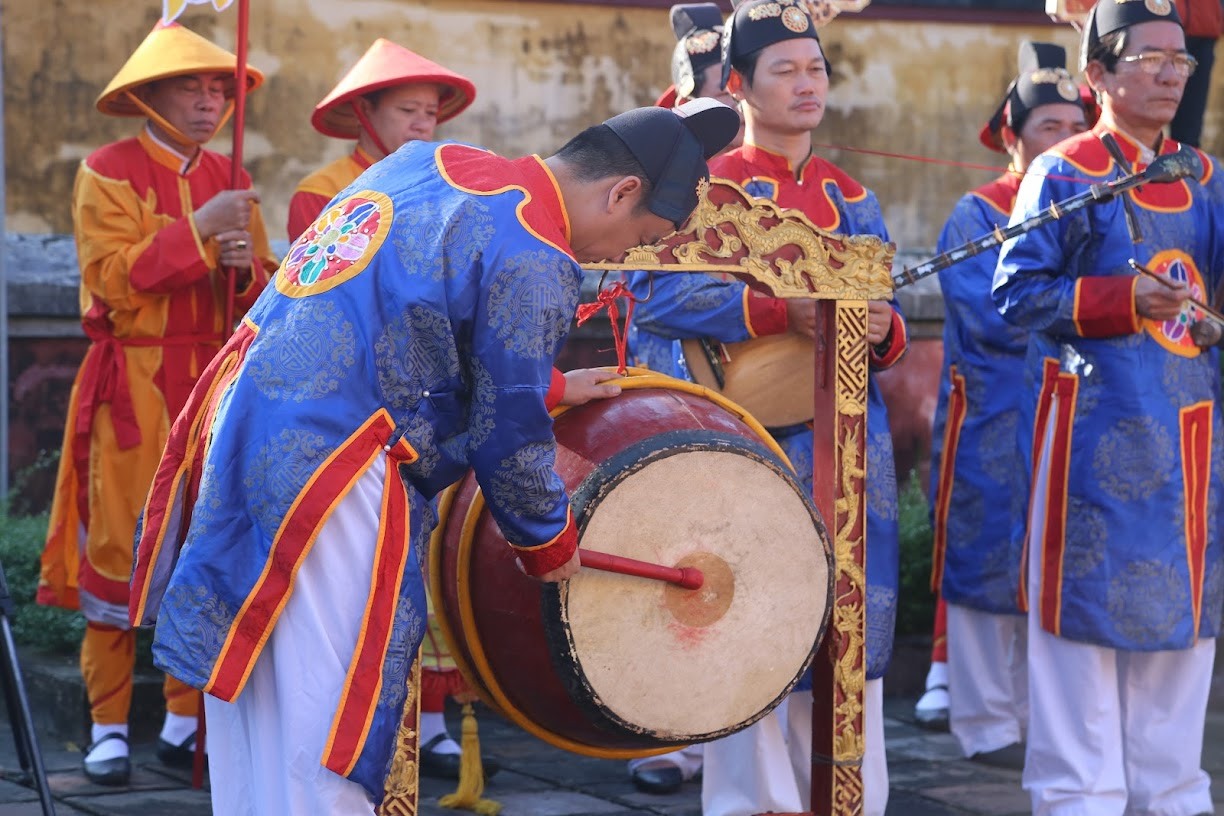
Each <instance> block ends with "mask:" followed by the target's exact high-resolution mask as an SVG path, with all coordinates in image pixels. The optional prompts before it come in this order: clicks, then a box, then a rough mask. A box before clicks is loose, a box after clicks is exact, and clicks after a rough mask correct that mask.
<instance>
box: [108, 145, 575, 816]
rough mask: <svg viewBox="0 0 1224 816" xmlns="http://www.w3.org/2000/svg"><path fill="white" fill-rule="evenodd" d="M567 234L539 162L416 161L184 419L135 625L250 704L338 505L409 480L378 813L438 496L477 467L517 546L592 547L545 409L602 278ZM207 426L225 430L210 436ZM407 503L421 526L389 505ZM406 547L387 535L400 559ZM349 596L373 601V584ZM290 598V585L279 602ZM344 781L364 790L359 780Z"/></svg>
mask: <svg viewBox="0 0 1224 816" xmlns="http://www.w3.org/2000/svg"><path fill="white" fill-rule="evenodd" d="M567 228H568V227H567V221H566V218H565V215H564V210H563V205H562V203H561V200H560V193H559V190H558V189H557V187H556V184H555V181H554V180H553V179H552V176H551V174H550V173H549V172H548V171H547V169H546V168H545V167H544V165H543V162H542V161H540V160H539V159H538V158H537V157H528V158H525V159H520V160H517V161H509V160H506V159H502V158H500V157H498V156H495V155H493V154H491V153H488V152H486V151H483V150H478V149H476V148H470V147H466V146H463V145H457V144H443V145H438V144H430V143H424V142H412V143H410V144H408V145H406V146H405V147H403V148H402V149H400V150H399V151H397V152H396V153H395V154H393V155H391V156H389V157H388V158H386V159H384V160H383V161H381V162H379V163H377V164H376V165H374V166H373V167H372V168H371V169H370V170H368V171H367V172H366V173H365V174H363V175H362V176H360V177H359V178H358V179H357V180H356V181H355V182H354V183H353V184H352V185H350V186H349V187H348V188H346V189H345V190H343V191H342V192H341V193H340V194H339V195H337V197H336V198H335V199H333V201H332V203H331V204H329V205H328V208H327V209H325V210H324V212H323V214H322V215H320V216H319V219H318V220H317V221H316V222H315V224H314V225H313V226H312V228H311V229H309V230H307V232H306V233H305V234H303V235H302V236H301V238H299V239H298V241H297V242H295V244H294V245H293V247H292V248H291V250H290V254H289V256H288V257H287V258H286V259H285V261H284V263H283V264H282V266H281V269H280V270H279V271H278V272H277V274H276V277H275V279H274V283H273V285H271V286H269V287H268V289H267V291H266V292H265V293H264V295H263V297H261V298H260V299H259V301H258V302H257V303H256V305H255V307H254V308H253V309H252V310H251V311H250V313H249V314H248V316H247V319H246V322H245V323H244V324H243V326H242V327H241V328H240V329H239V332H238V333H237V334H236V335H235V339H234V340H232V341H231V342H230V344H228V345H227V346H226V348H225V349H223V350H222V352H221V354H220V355H219V357H218V361H221V360H224V359H226V358H227V357H228V358H231V359H233V360H234V361H235V365H236V366H237V368H233V367H231V368H230V369H229V370H228V373H227V369H226V368H225V365H224V364H220V363H217V362H216V361H215V363H214V366H213V367H211V368H210V371H208V372H206V373H205V376H204V377H203V378H202V379H201V381H200V385H199V386H198V387H197V391H196V394H195V395H194V396H195V397H197V398H199V399H200V400H203V402H202V403H201V405H202V406H203V407H199V406H196V408H198V410H197V411H196V413H195V414H194V415H193V414H192V411H193V410H194V409H193V406H189V407H188V409H187V411H186V412H185V413H184V414H183V416H182V417H180V419H179V422H178V423H177V424H176V429H175V434H174V435H172V438H171V441H170V444H169V445H168V448H167V453H166V458H165V459H164V460H163V464H162V469H161V470H160V471H159V477H158V479H157V480H156V481H155V483H154V488H153V494H152V495H151V497H150V505H149V508H147V510H146V516H145V520H144V535H143V536H140V535H138V544H139V546H138V564H137V568H136V575H135V578H134V582H135V585H134V589H136V590H138V592H137V595H138V597H136V598H135V599H134V601H133V610H132V614H133V616H134V617H136V618H138V619H137V620H136V621H135V622H136V623H138V624H149V623H152V622H153V621H154V620H156V623H157V630H156V636H155V643H154V654H155V662H156V664H157V665H158V666H159V667H160V668H162V669H164V670H165V671H167V672H169V673H170V674H172V675H174V676H175V677H178V678H180V679H182V680H183V681H185V682H187V683H190V684H191V685H194V686H196V687H199V688H202V689H204V690H205V691H209V692H210V693H213V694H215V695H216V696H219V697H221V698H222V699H230V700H232V699H234V698H236V697H237V696H238V694H239V693H240V692H241V690H242V685H243V683H244V682H245V675H243V674H242V670H243V669H246V670H247V671H249V667H250V666H253V665H254V661H255V659H256V658H257V657H258V656H259V650H260V648H261V647H262V645H263V638H266V636H267V633H268V632H270V631H271V628H272V626H273V625H274V624H275V618H276V615H277V614H279V608H280V607H279V606H278V605H283V603H284V602H285V601H286V600H287V598H288V595H289V592H290V591H291V590H292V576H293V567H294V564H295V562H296V559H298V558H307V557H309V543H310V541H312V540H313V539H312V536H314V535H316V534H317V531H318V530H319V529H320V528H321V527H322V526H323V522H324V521H325V520H326V512H328V510H327V508H328V505H329V503H333V502H334V503H339V504H340V505H341V506H342V505H343V496H344V491H345V490H346V489H347V487H348V486H349V485H351V483H352V481H353V480H355V478H356V477H355V476H354V475H353V474H355V473H356V474H359V473H361V472H363V471H364V468H365V467H368V466H369V464H368V463H369V462H371V461H373V459H374V458H375V457H378V456H386V457H387V459H388V464H387V467H388V468H389V469H398V471H399V474H398V475H399V477H400V478H394V477H393V478H392V479H390V480H388V481H387V482H386V485H387V488H386V490H385V492H386V493H387V495H385V496H384V503H385V504H384V510H383V516H382V517H380V518H381V519H382V522H383V523H386V524H389V523H391V522H396V523H398V524H399V525H400V527H403V526H404V525H405V524H406V526H407V527H408V528H409V531H408V532H409V534H410V537H411V538H410V540H411V544H412V550H411V551H410V552H409V554H408V556H407V558H406V561H405V562H404V564H403V574H402V576H399V575H391V576H388V575H385V574H384V575H383V578H385V579H386V580H385V581H384V582H383V583H380V584H378V585H377V586H376V588H375V590H373V591H372V594H373V593H380V592H381V593H386V592H389V591H391V588H393V587H394V586H395V585H396V584H397V583H398V584H399V587H400V588H399V591H398V595H397V597H394V598H387V597H379V598H375V599H374V600H372V602H371V603H377V604H379V606H378V609H381V610H382V611H381V612H380V613H378V615H374V616H372V617H371V619H370V620H371V622H370V624H369V628H370V630H371V631H374V627H375V624H377V625H379V626H381V627H383V628H385V629H389V630H390V635H389V639H388V641H387V643H386V647H385V650H382V651H376V653H375V654H374V660H373V665H374V667H375V674H377V672H378V671H379V670H381V673H382V694H381V697H380V698H379V699H378V700H377V702H376V704H375V705H374V706H373V709H372V711H373V713H372V715H370V720H369V727H368V734H365V735H362V736H360V741H359V744H358V750H357V760H356V762H355V764H353V765H352V767H351V769H350V770H349V771H348V772H347V776H348V777H349V778H350V779H353V780H354V781H356V782H358V783H360V784H361V785H362V786H363V787H364V788H365V789H366V791H367V792H369V794H370V795H371V796H372V797H373V799H374V801H379V800H381V798H382V795H383V790H384V780H385V779H386V776H387V773H388V771H389V768H390V763H391V759H392V753H393V748H394V740H395V735H396V731H397V729H398V727H399V723H400V716H401V709H402V707H403V701H404V697H405V694H404V690H405V689H406V682H407V678H408V676H409V669H410V667H411V665H412V662H413V660H414V659H415V656H416V653H417V651H416V650H417V646H418V645H419V643H420V639H421V636H422V633H423V630H424V620H425V615H426V609H425V599H424V587H423V583H422V568H421V564H422V561H423V559H424V557H425V553H424V548H425V546H426V545H427V542H428V536H429V531H430V528H431V527H432V526H433V523H434V518H433V511H432V509H431V507H430V499H431V498H432V497H433V496H434V495H435V494H436V493H438V492H439V491H440V490H441V489H442V488H444V487H446V486H447V485H449V484H451V483H452V482H454V481H456V480H457V479H459V478H460V477H461V476H462V475H463V474H464V473H465V472H466V471H467V470H468V468H469V467H471V468H472V469H473V470H474V472H475V474H476V476H477V479H478V480H479V482H480V485H481V488H482V492H483V495H484V497H485V499H486V500H487V502H488V507H489V509H490V511H491V512H492V515H493V517H494V519H495V520H496V521H497V524H498V526H499V527H500V528H501V531H502V532H503V534H504V535H505V536H506V538H507V539H508V540H509V541H510V542H511V543H512V544H514V545H516V546H521V547H537V548H544V547H547V546H548V545H550V543H551V542H554V540H555V539H557V537H558V536H559V535H560V534H562V533H564V532H566V531H570V530H572V523H571V522H570V519H569V502H568V499H567V497H566V495H565V492H564V490H563V486H562V484H561V481H560V479H559V477H558V476H557V475H556V474H555V473H554V471H553V462H554V455H555V441H554V439H553V436H552V421H551V419H550V417H549V413H548V410H547V409H546V407H545V395H546V393H547V392H548V389H549V384H550V378H551V374H552V365H553V361H554V358H555V356H556V354H557V352H558V350H559V349H560V347H561V344H562V342H563V341H564V339H565V337H566V334H567V332H568V330H569V327H570V323H571V320H572V318H573V315H574V311H575V308H576V306H577V303H578V296H579V285H580V281H581V269H580V267H579V266H578V264H577V263H576V261H575V260H574V259H573V258H572V257H571V255H570V254H569V249H568V244H567V241H568V235H566V231H567ZM218 365H220V367H218ZM210 389H215V390H214V391H210ZM210 393H212V394H213V396H211V397H209V396H208V394H210ZM208 400H211V403H210V402H209V401H208ZM210 405H211V406H212V407H213V409H214V410H215V414H213V415H212V416H211V418H210V417H209V410H210V408H209V406H210ZM197 421H198V422H199V423H202V426H201V427H203V428H204V429H205V430H204V431H202V432H199V433H195V432H191V431H190V428H189V427H188V426H190V425H192V424H193V423H196V422H197ZM362 429H365V430H362ZM179 437H184V439H180V438H179ZM196 442H198V444H199V446H203V454H202V459H201V460H200V463H201V464H200V467H199V468H198V470H199V474H200V475H199V478H198V495H196V496H195V497H194V500H193V499H192V497H191V496H190V492H191V491H190V490H189V489H185V488H184V487H183V482H182V480H176V479H175V478H174V476H175V474H181V473H183V472H185V471H187V470H189V469H190V468H191V467H192V461H193V458H194V457H195V456H196V454H197V453H198V451H199V447H196V448H193V447H191V446H192V445H194V444H196ZM401 488H402V490H403V493H402V494H399V493H397V491H399V490H400V489H401ZM397 503H398V504H401V505H404V506H405V507H406V508H407V509H406V512H404V513H399V514H397V513H396V512H395V511H394V510H393V509H392V510H388V509H387V508H388V507H391V508H394V506H395V505H396V504H397ZM188 512H190V514H191V515H190V522H189V526H188V522H187V513H188ZM397 515H398V516H399V517H397ZM155 528H156V529H155ZM396 529H399V528H396ZM403 532H404V531H403V530H402V529H400V530H399V533H403ZM383 536H387V537H388V540H387V541H383V540H382V537H383ZM154 538H155V539H156V541H154V540H153V539H154ZM397 538H398V539H403V538H404V536H402V535H398V534H396V533H395V530H390V531H388V532H380V543H379V547H380V552H381V550H382V548H383V547H384V546H388V547H389V546H395V545H396V544H397ZM177 541H181V547H175V546H174V543H175V542H177ZM159 543H160V546H157V547H156V548H155V545H158V544H159ZM376 557H377V556H376ZM524 561H526V555H524ZM336 580H337V581H342V582H351V583H352V584H353V585H354V586H355V587H356V588H358V589H360V588H362V587H364V586H367V585H368V584H369V582H370V580H371V577H370V574H369V572H368V570H367V571H366V573H365V574H364V575H357V574H353V575H337V576H336ZM276 582H280V583H282V584H284V586H283V588H282V589H281V590H279V591H270V590H269V585H271V584H275V583H276ZM138 605H139V606H138ZM364 631H365V628H363V632H364ZM379 648H381V647H379ZM354 660H355V661H356V660H357V657H356V656H355V657H354ZM380 664H381V669H379V665H380ZM359 674H360V673H359ZM304 682H309V681H308V680H307V679H304ZM353 693H356V692H353ZM318 716H326V717H329V718H330V717H332V716H333V714H332V712H318ZM337 722H338V723H339V726H338V727H339V728H341V729H344V728H347V727H350V726H355V727H356V728H357V729H358V730H360V728H361V725H362V723H361V722H360V721H358V722H356V723H355V724H354V723H349V722H346V721H345V720H343V719H338V720H337ZM324 759H325V760H326V757H325V758H324ZM324 764H325V765H328V767H331V768H332V769H333V770H337V772H341V773H343V772H344V771H343V767H344V763H343V762H342V763H341V766H342V767H341V769H337V768H336V767H333V766H332V765H331V764H329V763H328V762H327V761H324Z"/></svg>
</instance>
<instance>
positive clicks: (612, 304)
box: [575, 280, 637, 376]
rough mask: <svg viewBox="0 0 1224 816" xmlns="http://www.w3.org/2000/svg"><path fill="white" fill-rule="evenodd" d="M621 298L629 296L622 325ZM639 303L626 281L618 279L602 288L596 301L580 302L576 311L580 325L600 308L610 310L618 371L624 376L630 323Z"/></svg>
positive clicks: (601, 284)
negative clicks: (618, 303)
mask: <svg viewBox="0 0 1224 816" xmlns="http://www.w3.org/2000/svg"><path fill="white" fill-rule="evenodd" d="M600 286H601V287H602V286H603V281H602V280H601V281H600ZM620 298H628V300H629V308H628V309H626V310H625V323H624V326H622V325H621V324H620V323H619V322H618V321H619V320H620V309H618V308H617V306H616V301H617V300H618V299H620ZM635 303H637V298H636V297H634V296H633V293H632V292H630V291H629V289H628V287H626V286H625V282H624V281H617V282H616V283H614V284H612V285H611V286H609V287H606V288H600V290H599V294H598V295H596V296H595V302H594V303H580V304H578V309H577V311H576V312H575V316H576V317H577V320H578V325H579V326H581V325H582V324H583V323H585V322H587V321H588V320H590V319H591V318H592V317H594V316H595V315H597V314H599V310H600V309H605V308H606V309H607V310H608V322H609V323H611V324H612V344H613V346H615V348H616V373H617V374H620V375H621V376H624V374H625V372H626V371H628V365H627V363H626V362H625V360H626V356H627V348H628V343H629V324H630V322H631V321H632V320H633V306H634V304H635Z"/></svg>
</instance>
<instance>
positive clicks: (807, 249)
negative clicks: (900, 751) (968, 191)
mask: <svg viewBox="0 0 1224 816" xmlns="http://www.w3.org/2000/svg"><path fill="white" fill-rule="evenodd" d="M698 194H699V196H698V204H697V208H696V209H695V210H694V211H693V214H692V215H691V216H690V217H689V220H688V221H687V222H686V223H685V225H684V226H683V227H682V228H681V229H680V230H679V231H678V232H676V233H673V234H672V235H671V236H668V237H667V238H666V239H664V241H663V242H662V243H660V244H658V245H655V246H649V247H638V248H636V249H634V250H631V251H630V252H629V253H628V255H627V256H626V257H625V259H624V261H622V262H619V263H597V264H584V268H586V269H593V270H602V271H604V272H608V271H613V270H618V271H634V270H657V271H660V272H685V273H715V274H721V275H733V276H735V277H736V278H738V279H740V280H742V281H745V282H746V283H748V284H749V285H750V286H752V287H753V288H754V289H758V290H764V291H767V292H768V293H769V294H772V295H773V296H774V297H779V298H804V299H808V300H817V301H819V305H818V312H817V315H818V323H817V333H816V372H815V374H816V388H815V392H816V393H815V401H816V404H815V414H814V417H813V422H812V435H813V441H814V443H815V450H814V456H813V465H814V474H813V475H814V479H813V494H814V495H813V499H814V501H815V503H816V507H817V509H818V510H819V511H820V514H821V516H822V517H823V518H824V520H825V524H826V525H828V526H829V528H830V531H831V533H832V537H833V554H834V557H835V570H836V575H835V577H834V581H835V583H834V591H833V609H832V614H831V620H830V625H829V628H828V630H827V632H826V634H825V639H824V642H823V644H822V645H821V647H820V650H819V651H818V652H817V655H816V658H815V660H814V661H813V663H812V676H813V689H812V810H811V811H810V812H809V813H808V814H807V816H859V814H861V813H862V812H863V775H862V763H863V695H864V689H865V687H866V683H867V676H866V635H867V621H866V615H867V573H866V555H867V546H866V536H867V516H866V505H867V497H866V476H867V445H866V440H867V375H868V362H869V357H868V351H869V350H868V345H867V302H868V301H871V300H891V299H892V296H893V280H892V276H891V271H892V260H893V255H894V253H895V251H896V248H895V247H894V246H893V245H892V244H889V243H885V242H883V241H881V240H880V239H879V238H877V237H875V236H863V235H858V236H843V235H834V234H832V233H829V232H825V231H824V230H821V229H819V228H818V227H816V226H815V225H814V224H812V222H811V221H810V220H809V219H808V218H807V217H806V216H805V215H804V214H803V213H802V212H800V211H798V210H784V209H782V208H780V207H778V206H777V205H776V204H774V203H773V202H772V201H769V200H768V199H759V198H754V197H753V196H751V195H749V194H748V193H747V192H746V191H745V190H744V189H743V188H742V187H740V186H739V185H737V184H735V183H733V182H730V181H727V180H725V179H711V180H710V181H709V182H708V183H707V182H703V183H702V184H701V185H700V186H699V187H698Z"/></svg>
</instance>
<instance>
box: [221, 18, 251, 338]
mask: <svg viewBox="0 0 1224 816" xmlns="http://www.w3.org/2000/svg"><path fill="white" fill-rule="evenodd" d="M250 12H251V5H250V0H238V33H237V45H236V48H235V51H236V53H237V56H238V65H237V66H236V67H235V69H234V83H235V88H234V148H233V151H232V152H231V158H230V160H231V165H230V189H232V190H237V189H238V186H239V185H240V184H241V183H242V135H243V130H244V128H245V127H246V92H247V30H248V29H249V27H250ZM237 278H238V270H236V269H234V267H232V266H231V267H228V268H226V270H225V326H224V328H223V329H222V333H223V334H224V336H225V337H226V338H228V337H229V334H230V332H232V331H233V330H234V294H235V289H236V287H237V285H238V280H237Z"/></svg>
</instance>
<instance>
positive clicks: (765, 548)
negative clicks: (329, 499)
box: [430, 374, 833, 758]
mask: <svg viewBox="0 0 1224 816" xmlns="http://www.w3.org/2000/svg"><path fill="white" fill-rule="evenodd" d="M623 382H624V384H625V387H624V389H623V392H622V394H621V396H619V397H617V398H614V399H608V400H596V401H594V402H591V403H589V404H587V405H584V406H581V407H578V408H571V409H568V410H563V411H561V412H560V413H559V415H558V416H557V417H556V424H555V428H554V430H555V433H556V437H557V443H558V449H557V461H556V470H557V473H558V474H559V475H560V476H561V478H562V479H563V480H564V482H565V486H566V488H567V490H568V491H569V494H570V497H571V500H572V504H573V512H574V518H575V520H576V521H577V523H578V526H579V542H580V543H579V546H580V547H581V548H582V549H583V550H584V551H598V552H602V553H610V554H613V555H617V556H622V557H626V558H632V559H637V560H639V561H646V562H651V563H653V564H661V565H664V566H668V567H695V568H697V569H699V570H700V571H701V573H702V575H703V576H704V581H703V584H702V586H701V587H700V588H699V589H684V588H682V587H680V586H677V585H674V584H670V583H666V582H664V581H660V580H655V579H651V578H641V577H633V576H630V575H624V574H617V573H612V572H604V571H597V570H594V569H591V568H588V567H584V568H583V569H582V570H580V571H579V573H578V574H577V575H576V576H575V577H574V578H572V579H571V580H569V581H566V582H563V583H560V584H545V583H542V582H540V581H537V580H535V579H533V578H529V577H527V576H526V575H524V574H523V572H522V571H521V570H520V569H518V567H517V565H516V563H515V555H514V552H513V551H512V549H511V548H510V546H509V545H508V544H507V543H506V541H505V539H504V538H503V537H502V535H501V533H500V531H499V530H498V528H497V525H496V523H495V522H494V521H493V519H492V518H491V516H490V514H489V512H488V510H487V508H486V507H485V504H484V501H483V499H482V496H481V493H480V489H479V486H478V485H477V483H476V480H475V477H474V476H473V475H472V474H471V473H469V474H468V475H467V477H466V478H465V479H464V480H463V481H461V482H460V483H459V484H457V485H455V486H454V487H452V488H451V489H450V490H449V491H448V492H447V493H445V494H443V497H442V499H441V501H440V504H439V512H440V516H441V519H440V522H439V525H438V529H437V531H436V532H435V534H434V538H433V541H432V544H431V548H430V549H431V553H430V584H431V592H432V593H433V598H434V604H435V609H436V611H437V614H438V615H439V617H440V622H441V624H442V628H443V631H444V632H445V634H446V636H447V638H448V640H449V641H450V645H451V650H452V653H453V655H454V656H455V658H456V662H457V663H458V664H459V667H460V669H461V671H463V673H464V674H465V676H466V677H467V679H468V681H469V683H470V684H471V685H472V687H473V688H474V689H476V690H477V692H478V693H479V694H480V695H481V696H482V697H483V698H484V699H485V700H486V702H488V703H489V704H490V705H492V706H493V707H495V708H496V709H498V710H500V711H501V712H502V713H504V714H505V715H507V716H508V717H509V718H511V719H512V720H514V721H515V722H516V723H518V724H519V725H520V726H522V727H523V728H524V729H526V730H527V731H529V732H531V733H533V734H535V735H537V736H539V737H541V738H543V739H545V740H546V741H548V742H550V743H552V744H554V745H557V746H560V747H562V748H566V749H569V750H572V751H576V752H579V753H583V754H587V755H591V756H599V757H605V758H626V757H633V756H641V755H645V754H650V753H655V752H659V751H666V750H670V749H672V748H674V747H676V746H678V745H683V744H688V743H692V742H701V741H706V740H710V739H715V738H717V737H720V736H724V735H726V734H730V733H734V732H735V731H737V730H740V729H742V728H745V727H747V726H748V725H751V724H752V723H753V722H755V721H756V720H758V719H759V718H760V717H762V716H764V715H765V714H767V713H768V712H769V711H770V710H772V709H773V707H774V706H776V705H777V704H778V703H779V702H780V701H781V700H782V698H783V697H784V696H785V695H786V694H787V693H788V692H789V691H790V689H791V688H792V687H793V686H794V684H795V683H796V682H797V681H798V680H799V678H800V677H801V675H802V674H803V672H804V671H805V670H806V669H807V667H808V664H809V663H810V662H811V659H812V656H813V654H814V653H815V651H816V649H817V648H818V646H819V644H820V641H821V638H822V636H823V633H824V630H825V626H826V625H827V623H828V618H829V611H830V606H831V597H832V578H833V570H832V554H831V548H830V545H829V538H828V535H827V533H826V531H825V528H824V525H823V524H822V523H821V520H820V518H819V516H818V514H817V512H816V509H815V507H814V505H813V504H812V501H811V498H810V497H809V496H807V495H805V493H804V490H803V488H802V487H801V486H800V485H799V484H798V483H797V482H796V480H795V478H794V475H793V473H792V472H791V470H790V468H789V466H788V464H787V463H786V462H785V460H784V457H783V455H782V452H781V451H780V450H779V449H778V448H777V446H776V444H775V443H774V442H773V441H772V440H771V439H770V438H769V437H768V435H767V434H766V433H765V431H764V429H763V428H761V427H760V426H759V425H758V424H757V423H756V422H755V420H753V419H752V418H751V417H749V416H748V415H747V414H745V413H743V412H742V410H741V409H738V408H737V407H736V406H734V405H733V404H731V403H729V402H727V401H725V400H724V399H722V398H721V397H719V396H718V395H716V394H713V393H711V392H709V391H707V390H706V389H704V388H701V387H700V386H695V385H692V384H689V383H685V382H682V381H679V380H674V379H672V378H670V377H664V376H661V375H652V374H645V375H641V374H638V375H634V376H630V377H629V378H628V379H626V380H624V381H623Z"/></svg>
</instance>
